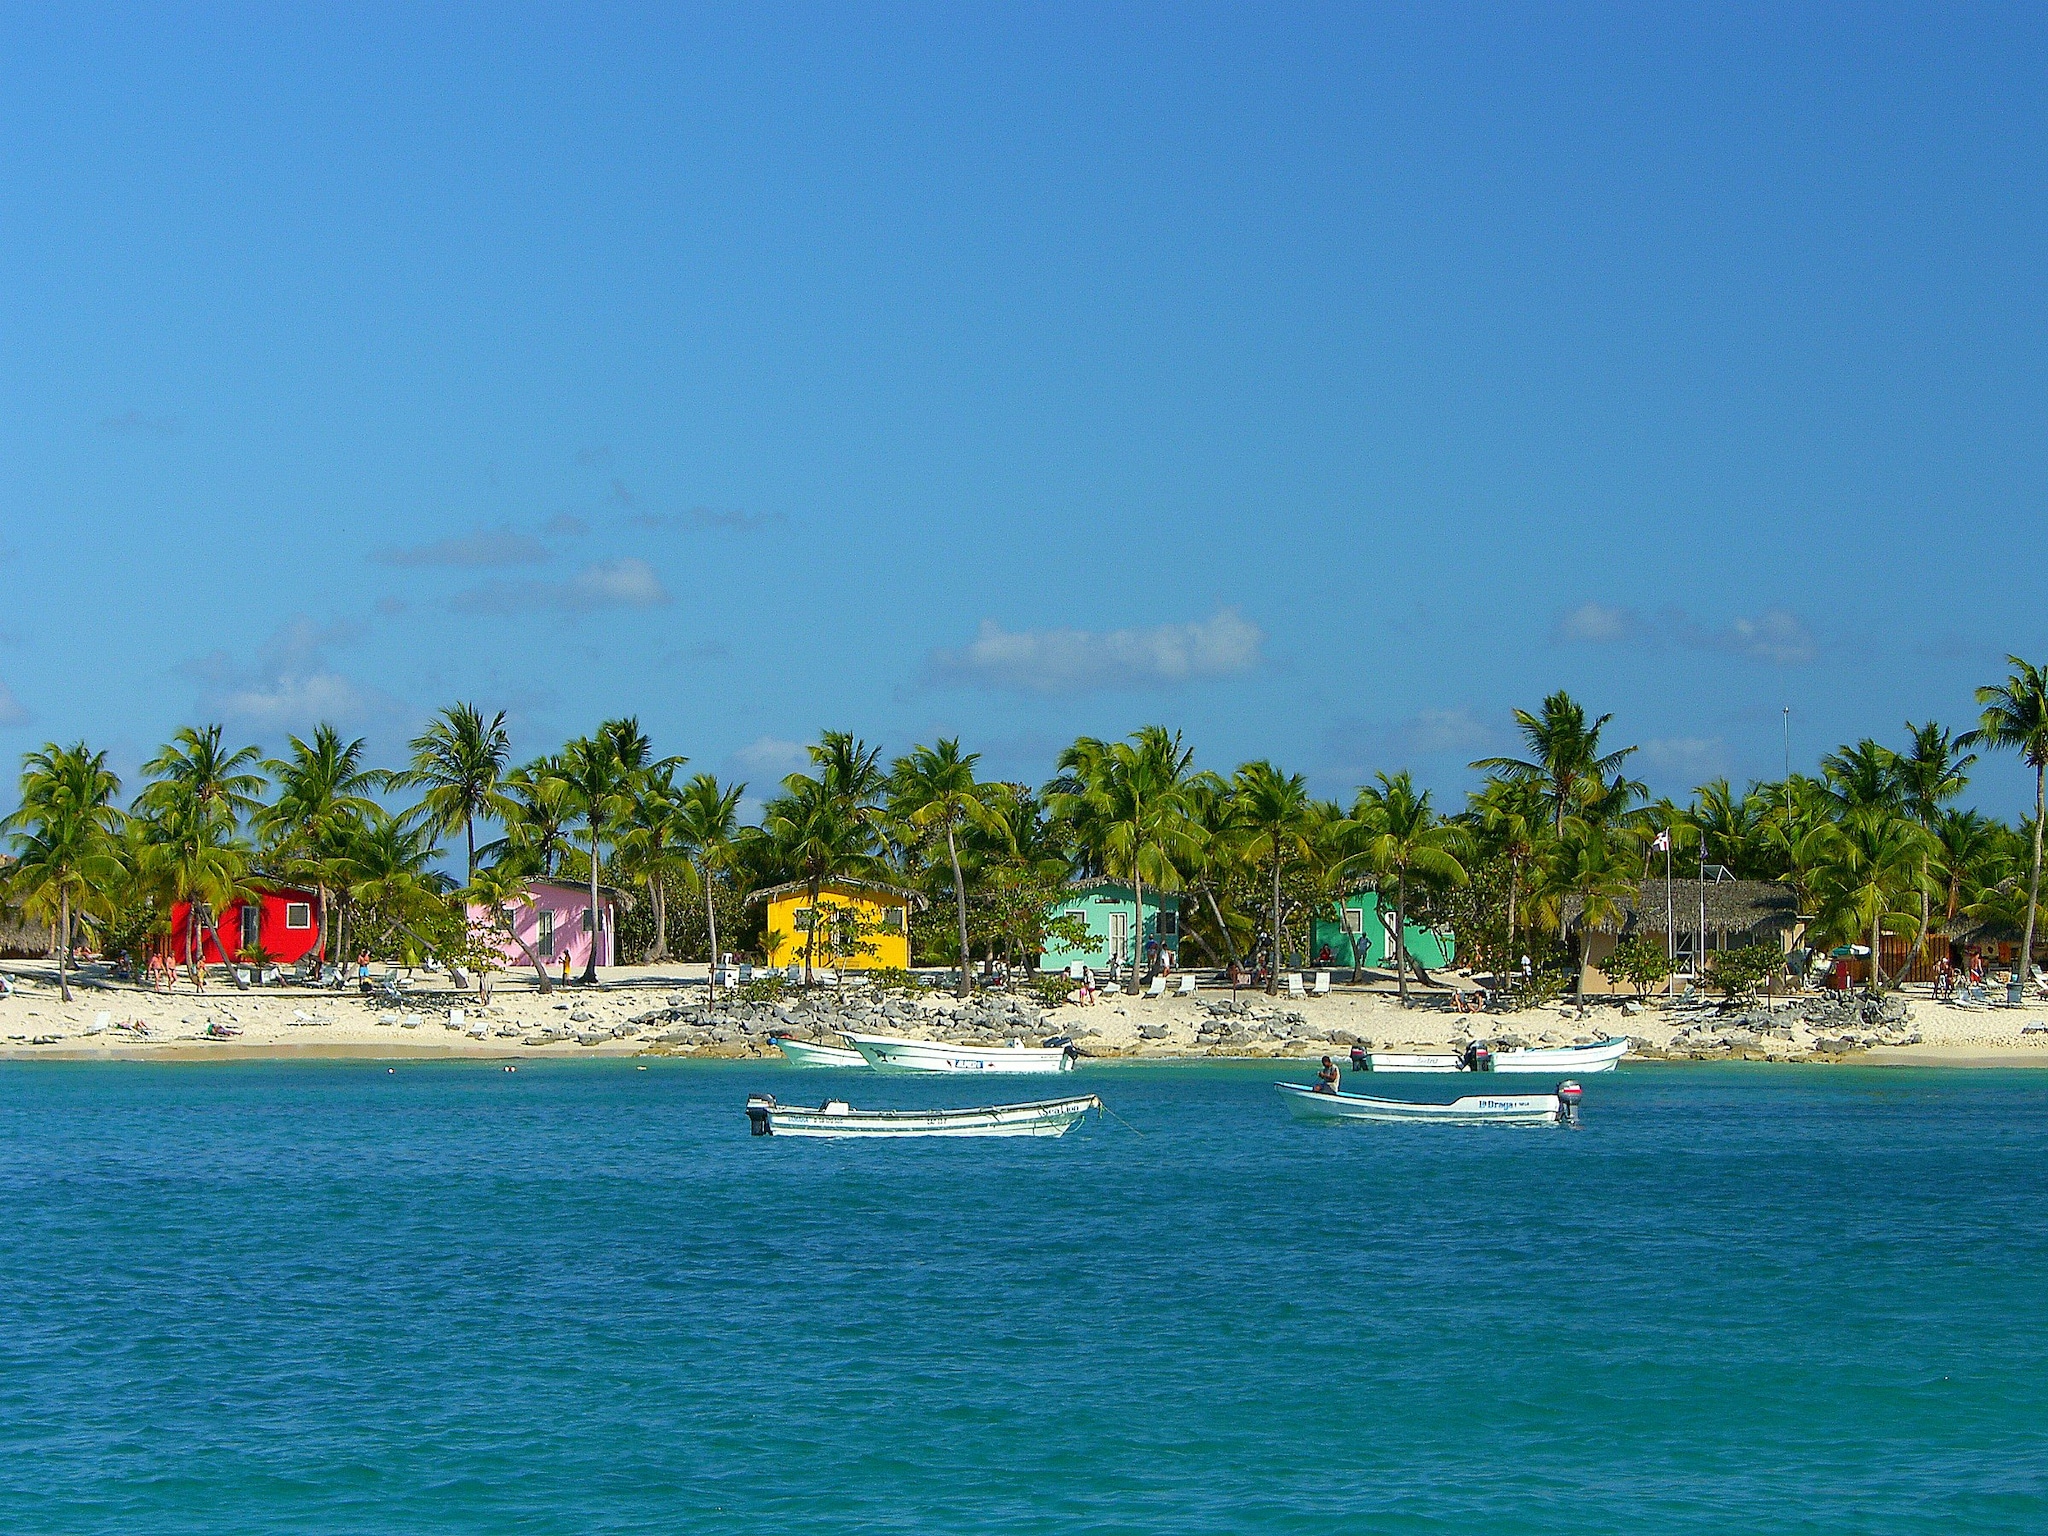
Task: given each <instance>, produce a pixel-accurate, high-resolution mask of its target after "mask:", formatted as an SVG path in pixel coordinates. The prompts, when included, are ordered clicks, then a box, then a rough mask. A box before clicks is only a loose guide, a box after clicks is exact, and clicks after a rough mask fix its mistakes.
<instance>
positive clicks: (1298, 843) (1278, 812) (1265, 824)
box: [1233, 760, 1316, 996]
mask: <svg viewBox="0 0 2048 1536" xmlns="http://www.w3.org/2000/svg"><path fill="white" fill-rule="evenodd" d="M1233 789H1234V795H1233V799H1234V800H1235V801H1236V810H1237V816H1238V820H1239V824H1240V825H1241V826H1242V827H1243V828H1244V830H1245V831H1246V832H1247V833H1248V834H1250V836H1251V837H1252V838H1253V839H1254V840H1255V841H1257V842H1260V843H1264V844H1265V845H1266V847H1267V853H1268V859H1267V863H1268V865H1269V867H1270V872H1271V874H1272V889H1273V904H1272V924H1273V928H1272V932H1273V950H1274V957H1273V966H1272V969H1271V970H1270V971H1269V972H1268V973H1267V976H1266V993H1267V995H1268V996H1273V995H1275V994H1277V993H1278V992H1279V990H1280V958H1279V953H1280V872H1281V870H1282V869H1283V868H1284V867H1285V866H1286V865H1287V864H1288V863H1289V862H1290V861H1291V860H1295V859H1306V858H1308V857H1309V856H1310V855H1311V854H1312V853H1313V852H1314V848H1313V846H1312V845H1311V843H1310V841H1309V838H1310V836H1311V834H1312V833H1313V832H1314V831H1315V830H1316V815H1315V803H1314V802H1313V801H1312V800H1311V799H1310V798H1309V793H1308V780H1307V779H1306V778H1304V777H1303V776H1302V775H1301V774H1298V773H1297V774H1291V775H1283V774H1282V773H1281V772H1280V770H1279V769H1277V768H1275V767H1274V766H1273V765H1272V764H1271V763H1269V762H1265V761H1263V760H1261V761H1259V762H1254V763H1245V764H1243V765H1242V766H1240V767H1239V768H1238V770H1237V773H1236V775H1235V776H1234V781H1233Z"/></svg>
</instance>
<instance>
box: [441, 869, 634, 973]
mask: <svg viewBox="0 0 2048 1536" xmlns="http://www.w3.org/2000/svg"><path fill="white" fill-rule="evenodd" d="M597 903H598V922H597V932H596V934H595V935H594V937H595V939H596V941H597V963H598V964H599V965H612V964H614V963H616V962H615V961H614V960H613V953H614V951H615V950H616V948H617V945H618V937H617V929H616V927H615V926H614V918H615V916H616V914H617V910H618V904H619V893H618V892H617V891H615V890H613V889H612V888H611V887H610V886H607V885H600V886H599V887H598V888H597ZM488 915H489V914H488V912H487V911H486V909H485V908H483V907H481V906H477V905H474V904H473V905H471V907H470V909H469V917H470V921H471V922H473V923H474V922H481V921H482V920H483V919H484V918H485V917H487V916H488ZM507 915H508V916H509V917H510V919H511V924H512V934H513V942H509V943H507V944H505V945H503V946H502V948H503V952H504V956H505V963H506V964H507V965H508V966H511V967H513V968H515V969H516V968H519V967H523V966H528V965H531V964H532V963H533V960H532V959H530V958H528V955H527V950H528V949H530V950H532V952H533V955H534V956H535V957H537V958H538V959H539V960H540V962H541V964H543V965H545V966H547V967H548V969H550V970H559V969H560V968H561V964H562V956H563V955H565V954H566V955H567V956H568V957H569V970H570V972H571V973H572V974H573V973H574V972H576V971H580V970H582V969H583V967H584V966H585V965H587V964H589V962H590V945H591V940H592V938H593V934H592V932H591V924H590V887H589V886H588V885H578V884H576V883H575V882H574V881H570V880H529V881H527V882H526V899H525V900H524V901H523V902H519V903H517V904H515V905H512V906H510V907H508V909H507ZM522 944H523V945H524V946H525V948H521V947H520V946H521V945H522Z"/></svg>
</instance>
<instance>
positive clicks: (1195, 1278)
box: [0, 1061, 2048, 1533]
mask: <svg viewBox="0 0 2048 1536" xmlns="http://www.w3.org/2000/svg"><path fill="white" fill-rule="evenodd" d="M1291 1075H1295V1076H1301V1075H1303V1074H1301V1073H1300V1072H1299V1071H1294V1072H1292V1073H1291ZM1274 1076H1275V1070H1274V1068H1273V1067H1272V1066H1271V1065H1267V1066H1240V1065H1229V1066H1223V1065H1191V1066H1175V1065H1126V1066H1105V1067H1099V1068H1095V1069H1091V1070H1084V1072H1083V1073H1082V1074H1080V1075H1078V1076H1077V1077H1076V1078H1075V1079H1071V1080H1064V1081H1063V1082H1062V1083H1061V1085H1060V1086H1061V1087H1062V1088H1066V1087H1067V1086H1068V1085H1069V1083H1071V1084H1072V1086H1073V1087H1074V1088H1076V1089H1079V1088H1081V1087H1083V1086H1086V1087H1091V1088H1095V1089H1097V1090H1098V1091H1100V1092H1101V1093H1102V1094H1103V1096H1104V1097H1105V1098H1106V1099H1107V1100H1108V1101H1109V1103H1110V1104H1111V1106H1112V1107H1113V1108H1114V1109H1115V1110H1116V1111H1117V1112H1118V1113H1119V1114H1120V1115H1121V1116H1122V1117H1123V1118H1124V1119H1125V1120H1127V1121H1128V1122H1130V1125H1131V1126H1132V1127H1134V1128H1135V1129H1127V1128H1126V1127H1125V1126H1124V1125H1122V1124H1119V1123H1118V1122H1116V1121H1114V1120H1111V1121H1094V1120H1091V1121H1090V1122H1089V1123H1088V1124H1087V1125H1086V1126H1085V1127H1083V1128H1082V1129H1081V1130H1079V1131H1077V1132H1076V1133H1075V1134H1074V1135H1072V1136H1069V1137H1068V1138H1066V1139H1065V1140H1064V1141H1049V1142H1029V1141H1019V1142H982V1143H972V1142H968V1143H953V1144H948V1143H927V1144H922V1145H897V1146H886V1145H884V1146H878V1145H872V1144H852V1145H834V1144H830V1143H816V1142H801V1141H789V1140H778V1139H770V1140H755V1139H752V1138H750V1137H749V1136H748V1135H747V1127H746V1120H745V1117H744V1114H743V1111H742V1104H743V1101H744V1098H745V1095H746V1093H747V1091H748V1090H749V1089H750V1088H759V1087H765V1088H768V1089H770V1090H771V1091H774V1092H777V1093H779V1094H781V1095H782V1096H783V1097H784V1098H785V1099H791V1100H800V1101H809V1102H815V1101H816V1100H817V1099H818V1098H821V1097H823V1095H824V1093H825V1092H826V1090H827V1089H828V1088H830V1089H832V1090H833V1091H836V1092H841V1093H848V1094H849V1095H850V1096H851V1097H853V1098H854V1100H855V1102H856V1103H859V1104H863V1105H876V1106H880V1105H883V1104H892V1103H893V1104H913V1103H932V1102H940V1101H952V1102H960V1101H961V1096H962V1094H963V1089H962V1086H961V1085H960V1084H958V1083H952V1082H939V1081H927V1080H919V1079H908V1078H894V1079H881V1078H875V1077H864V1076H860V1075H856V1074H845V1075H841V1074H833V1073H803V1074H799V1073H797V1072H796V1071H794V1070H793V1069H789V1068H785V1067H782V1066H780V1065H778V1064H770V1063H744V1064H739V1063H736V1064H725V1063H719V1064H712V1063H687V1062H664V1061H656V1062H653V1063H651V1064H649V1067H648V1070H645V1071H641V1070H636V1067H635V1064H633V1063H630V1062H626V1063H617V1062H562V1063H527V1064H525V1065H523V1066H522V1067H521V1068H520V1070H519V1071H518V1072H516V1073H507V1072H504V1071H502V1070H500V1069H499V1068H497V1067H495V1066H490V1065H485V1064H447V1065H442V1064H434V1065H418V1064H402V1065H398V1066H397V1068H396V1070H395V1071H388V1072H387V1070H386V1069H385V1067H384V1066H383V1065H381V1064H378V1065H371V1064H356V1063H346V1064H342V1063H337V1064H312V1063H304V1064H301V1063H280V1064H255V1063H251V1064H234V1065H218V1064H206V1065H155V1064H151V1065H120V1064H79V1065H58V1064H24V1065H19V1066H10V1067H5V1068H0V1202H4V1223H5V1224H4V1228H0V1318H4V1323H0V1530H4V1531H6V1532H9V1533H29V1532H70V1531H109V1532H111V1531H120V1532H151V1533H167V1532H210V1533H211V1532H242V1531H264V1532H273V1531H293V1532H315V1531H317V1532H444V1531H447V1532H457V1531H459V1532H467V1531H479V1532H483V1531H489V1532H577V1533H590V1532H613V1531H634V1532H638V1531H649V1532H656V1531H658V1532H671V1531H698V1530H703V1531H712V1530H717V1531H727V1530H731V1531H769V1530H789V1529H815V1530H824V1531H835V1532H837V1531H852V1532H909V1531H934V1532H958V1531H1000V1532H1027V1531H1028V1532H1040V1531H1043V1532H1052V1531H1070V1530H1091V1531H1093V1530H1100V1531H1124V1532H1149V1531H1158V1532H1182V1533H1185V1532H1240V1531H1302V1532H1324V1531H1430V1532H1437V1531H1443V1532H1452V1531H1459V1532H1462V1531H1532V1532H1533V1531H1544V1532H1554V1531H1559V1530H1571V1531H1579V1532H1587V1531H1592V1532H1608V1531H1612V1532H1641V1531H1667V1530H1673V1531H1679V1530H1684V1531H1691V1530H1696V1531H1709V1530H1712V1531H1735V1530H1748V1531H1859V1532H1864V1531H1929V1532H1934V1531H1939V1532H1944V1533H1948V1532H1957V1531H2039V1530H2048V1346H2044V1344H2043V1315H2042V1314H2043V1309H2044V1304H2048V1073H2020V1072H1978V1071H1947V1072H1939V1073H1936V1072H1918V1071H1903V1070H1883V1069H1869V1070H1858V1069H1845V1068H1835V1069H1827V1068H1768V1067H1763V1066H1738V1067H1724V1068H1709V1067H1685V1068H1657V1067H1646V1068H1637V1069H1633V1070H1624V1071H1623V1072H1621V1073H1617V1074H1612V1075H1609V1076H1606V1077H1603V1078H1597V1079H1589V1080H1588V1092H1587V1095H1586V1108H1585V1125H1584V1127H1583V1128H1582V1129H1580V1130H1578V1131H1575V1132H1574V1131H1556V1130H1538V1131H1528V1130H1499V1129H1485V1128H1481V1129H1454V1128H1447V1127H1359V1126H1352V1127H1334V1128H1324V1127H1313V1126H1304V1125H1299V1124H1296V1123H1295V1122H1293V1121H1292V1120H1290V1119H1289V1118H1288V1117H1287V1115H1286V1114H1285V1112H1284V1110H1283V1107H1282V1105H1281V1104H1280V1103H1279V1102H1278V1098H1279V1096H1278V1095H1277V1094H1275V1093H1274V1092H1273V1091H1272V1089H1271V1088H1270V1087H1269V1086H1268V1085H1269V1083H1270V1082H1271V1080H1272V1079H1273V1077H1274ZM973 1086H979V1087H985V1085H973ZM1018 1096H1028V1093H1026V1094H1020V1095H1018ZM966 1097H967V1098H968V1099H969V1100H971V1099H973V1098H975V1097H977V1096H976V1095H974V1094H973V1093H972V1092H968V1093H967V1094H966Z"/></svg>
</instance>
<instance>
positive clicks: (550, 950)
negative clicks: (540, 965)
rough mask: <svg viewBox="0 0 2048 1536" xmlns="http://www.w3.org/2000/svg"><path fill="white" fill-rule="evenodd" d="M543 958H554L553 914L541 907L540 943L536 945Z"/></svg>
mask: <svg viewBox="0 0 2048 1536" xmlns="http://www.w3.org/2000/svg"><path fill="white" fill-rule="evenodd" d="M536 947H537V948H538V949H539V951H540V957H541V959H543V960H552V959H554V958H555V914H554V913H552V912H550V911H548V910H546V909H545V908H543V909H542V910H541V914H540V943H539V944H538V945H537V946H536Z"/></svg>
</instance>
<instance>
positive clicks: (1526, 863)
mask: <svg viewBox="0 0 2048 1536" xmlns="http://www.w3.org/2000/svg"><path fill="white" fill-rule="evenodd" d="M1541 811H1542V807H1541V805H1540V804H1538V803H1537V790H1536V788H1535V786H1534V785H1531V784H1525V783H1516V782H1514V781H1512V780H1499V779H1496V780H1492V781H1490V782H1489V783H1487V784H1486V786H1485V787H1484V788H1482V789H1481V790H1479V791H1478V793H1476V794H1475V795H1473V796H1472V798H1471V813H1470V814H1471V819H1472V820H1473V822H1474V823H1475V824H1476V825H1477V827H1478V829H1479V832H1480V833H1481V835H1482V836H1483V837H1484V838H1485V840H1486V846H1488V847H1490V848H1491V849H1493V851H1494V853H1495V855H1496V856H1497V857H1499V858H1500V859H1502V860H1503V861H1504V862H1505V863H1506V864H1507V867H1508V911H1507V930H1508V931H1507V941H1508V950H1509V953H1508V955H1507V956H1506V957H1505V959H1504V961H1503V968H1511V967H1512V966H1513V964H1514V954H1513V950H1514V948H1515V934H1516V931H1517V930H1518V928H1519V926H1520V921H1519V920H1520V916H1521V913H1520V909H1519V908H1520V900H1521V895H1522V890H1523V885H1524V881H1525V879H1526V877H1527V875H1528V873H1529V871H1530V869H1531V868H1532V866H1533V865H1534V863H1535V861H1536V858H1537V855H1538V853H1539V852H1540V849H1539V848H1538V840H1539V839H1540V838H1541V837H1542V836H1543V835H1544V834H1545V833H1546V832H1547V831H1548V830H1549V829H1548V828H1546V827H1545V826H1544V825H1543V818H1542V815H1541ZM1353 954H1354V957H1355V956H1356V954H1357V951H1356V950H1354V951H1353ZM1351 979H1352V980H1353V981H1356V980H1357V979H1358V973H1357V970H1356V968H1355V967H1354V969H1353V972H1352V977H1351Z"/></svg>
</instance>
